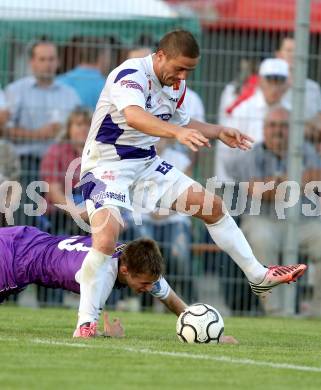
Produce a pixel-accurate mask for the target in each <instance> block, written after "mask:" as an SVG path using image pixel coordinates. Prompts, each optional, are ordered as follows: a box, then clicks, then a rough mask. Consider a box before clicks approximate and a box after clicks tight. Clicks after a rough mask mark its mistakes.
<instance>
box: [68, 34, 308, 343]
mask: <svg viewBox="0 0 321 390" xmlns="http://www.w3.org/2000/svg"><path fill="white" fill-rule="evenodd" d="M199 56H200V50H199V46H198V44H197V42H196V40H195V38H194V37H193V35H192V34H191V33H190V32H188V31H184V30H177V31H173V32H170V33H168V34H166V35H165V36H164V37H163V38H162V39H161V41H160V43H159V46H158V49H157V50H156V53H155V54H153V55H151V56H148V57H145V58H136V59H130V60H127V61H125V62H124V63H123V64H121V65H120V66H119V67H117V68H116V69H114V70H113V71H112V72H111V73H110V75H109V76H108V78H107V82H106V85H105V87H104V89H103V91H102V93H101V96H100V99H99V101H98V103H97V107H96V111H95V113H94V116H93V120H92V125H91V128H90V131H89V135H88V139H87V142H86V144H85V147H84V152H83V158H82V169H81V171H82V190H83V196H84V199H85V201H86V206H87V210H88V215H89V219H90V224H91V229H92V238H93V243H92V247H91V248H90V250H89V252H88V254H87V256H86V258H85V259H84V262H83V264H82V268H81V272H80V275H81V276H80V293H81V294H80V305H79V312H78V324H77V329H76V331H75V335H76V337H91V336H93V335H94V334H91V329H94V328H95V326H94V323H95V321H96V318H97V310H98V309H99V301H100V298H101V295H102V293H103V283H102V274H103V269H104V267H105V265H106V263H108V262H109V261H110V259H111V255H112V253H113V252H114V249H115V246H116V242H117V238H118V235H119V232H120V229H121V223H122V222H121V219H120V212H119V208H125V209H128V210H132V211H134V212H135V213H136V215H138V216H139V215H141V214H142V213H143V212H150V211H152V210H153V209H154V208H155V207H156V206H157V205H158V204H159V202H160V205H161V207H162V208H164V209H166V208H167V209H172V210H175V211H178V212H184V213H187V214H190V215H194V216H195V217H197V218H199V219H201V220H202V221H203V222H204V223H205V224H206V227H207V229H208V231H209V233H210V235H211V237H212V238H213V239H214V240H215V242H216V244H217V245H218V246H220V247H221V248H222V249H223V250H225V251H226V252H227V253H228V254H229V255H230V256H231V258H232V259H233V260H234V261H235V262H236V263H237V264H238V265H239V267H240V268H241V269H242V270H243V272H244V273H245V275H246V276H247V278H248V279H249V281H250V284H251V287H252V290H253V292H255V293H256V294H258V295H262V294H263V295H265V294H267V293H268V292H269V291H270V289H271V288H272V287H274V286H276V285H278V284H280V283H286V282H290V281H293V280H295V279H297V277H299V276H301V275H302V274H303V273H304V272H305V269H306V266H305V265H298V266H294V268H293V269H292V271H290V270H286V269H282V272H279V273H276V272H275V267H269V268H265V267H263V266H262V265H261V264H260V263H259V262H258V261H257V259H256V258H255V257H254V255H253V252H252V250H251V248H250V246H249V244H248V242H247V241H246V239H245V237H244V235H243V233H242V232H241V231H240V230H239V228H238V227H237V225H236V223H235V222H234V220H233V218H232V217H231V216H230V215H229V214H228V213H226V212H225V208H224V205H223V202H222V200H221V198H219V197H218V196H216V195H214V194H212V193H210V192H209V191H206V190H205V189H204V188H202V187H201V185H200V184H198V183H196V182H195V181H193V180H192V179H191V178H189V177H188V176H186V175H185V174H183V173H182V172H180V171H179V170H178V169H176V168H175V167H174V166H173V165H171V164H169V163H168V162H166V161H165V160H163V159H161V158H160V157H158V156H156V151H155V146H154V145H155V143H156V142H157V141H158V139H159V137H164V138H172V139H176V140H177V141H178V142H180V143H181V144H183V145H185V146H187V147H189V148H190V149H191V150H192V151H197V150H198V148H199V147H203V146H209V138H211V139H219V140H221V141H222V142H224V143H226V144H227V145H229V146H230V147H232V148H240V149H242V150H247V149H249V148H250V147H251V138H250V137H248V136H246V135H244V134H242V133H240V132H239V131H238V130H236V129H233V128H227V127H222V126H219V125H212V124H209V123H202V122H198V121H196V120H194V119H190V116H189V114H188V113H187V111H186V109H185V106H184V97H185V92H186V84H185V80H186V79H187V77H188V74H189V72H191V71H192V70H194V69H195V67H196V66H197V64H198V61H199Z"/></svg>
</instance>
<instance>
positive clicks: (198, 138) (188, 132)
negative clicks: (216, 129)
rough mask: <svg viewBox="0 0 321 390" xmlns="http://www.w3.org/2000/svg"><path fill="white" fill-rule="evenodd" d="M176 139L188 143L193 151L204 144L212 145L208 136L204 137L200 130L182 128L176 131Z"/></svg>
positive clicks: (184, 143)
mask: <svg viewBox="0 0 321 390" xmlns="http://www.w3.org/2000/svg"><path fill="white" fill-rule="evenodd" d="M176 139H177V141H178V142H179V143H181V144H183V145H186V146H187V147H188V148H190V149H191V150H192V151H193V152H197V151H198V149H199V148H200V147H202V146H207V147H208V148H210V147H211V145H210V142H209V140H208V138H206V137H204V135H202V134H201V133H200V132H199V131H198V130H195V129H188V128H184V127H182V128H180V129H179V130H178V131H177V133H176Z"/></svg>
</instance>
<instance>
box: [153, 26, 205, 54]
mask: <svg viewBox="0 0 321 390" xmlns="http://www.w3.org/2000/svg"><path fill="white" fill-rule="evenodd" d="M159 50H163V52H164V53H165V54H166V55H168V56H169V57H177V56H179V55H182V56H184V57H188V58H198V57H199V56H200V48H199V45H198V43H197V41H196V39H195V38H194V36H193V34H192V33H190V32H189V31H187V30H174V31H171V32H169V33H167V34H166V35H164V37H163V38H162V39H161V40H160V42H159V44H158V48H157V51H159Z"/></svg>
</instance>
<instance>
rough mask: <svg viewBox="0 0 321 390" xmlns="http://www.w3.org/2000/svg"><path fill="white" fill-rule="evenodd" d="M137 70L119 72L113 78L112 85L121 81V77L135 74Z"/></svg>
mask: <svg viewBox="0 0 321 390" xmlns="http://www.w3.org/2000/svg"><path fill="white" fill-rule="evenodd" d="M136 72H137V69H123V70H121V71H120V72H119V73H118V75H117V76H116V78H115V81H114V84H115V83H117V81H119V80H121V79H122V78H123V77H125V76H127V75H128V74H132V73H136Z"/></svg>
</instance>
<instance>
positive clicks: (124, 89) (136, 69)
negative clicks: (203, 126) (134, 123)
mask: <svg viewBox="0 0 321 390" xmlns="http://www.w3.org/2000/svg"><path fill="white" fill-rule="evenodd" d="M185 91H186V84H185V81H181V82H180V83H176V84H174V85H173V86H171V87H168V86H162V85H161V84H160V82H159V80H158V78H157V76H156V74H155V72H154V69H153V59H152V55H150V56H147V57H144V58H135V59H130V60H127V61H125V62H124V63H123V64H121V65H120V66H118V67H117V68H116V69H114V70H113V71H112V72H111V73H110V74H109V76H108V78H107V81H106V84H105V86H104V89H103V90H102V93H101V95H100V98H99V101H98V103H97V106H96V111H95V113H94V115H93V119H92V124H91V127H90V131H89V135H88V138H87V141H86V145H85V148H84V152H83V157H82V175H84V174H85V173H86V172H88V171H90V170H91V169H93V168H95V167H96V166H97V161H98V160H107V161H120V160H123V159H137V158H146V157H150V158H152V157H154V156H155V155H156V152H155V147H154V145H155V143H156V142H157V141H158V139H159V138H158V137H153V136H150V135H147V134H145V133H143V132H141V131H138V130H135V129H134V128H132V127H130V126H128V125H127V123H126V120H125V117H124V115H123V109H124V108H126V107H128V106H139V107H141V108H143V109H144V110H145V111H147V112H149V113H150V114H152V115H154V116H156V117H158V118H160V119H162V120H164V121H169V122H172V123H175V124H177V125H180V126H184V125H187V124H188V123H189V121H190V117H189V115H188V114H187V112H186V110H185V107H184V104H183V102H184V96H185Z"/></svg>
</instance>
